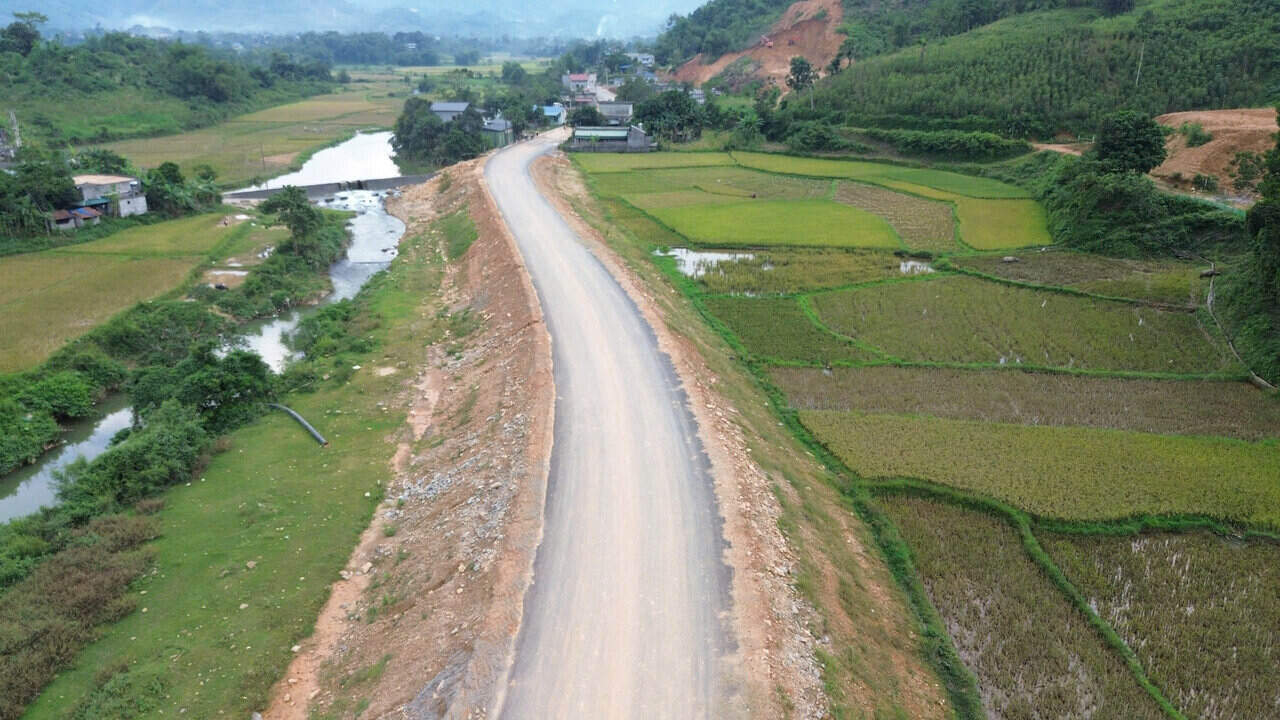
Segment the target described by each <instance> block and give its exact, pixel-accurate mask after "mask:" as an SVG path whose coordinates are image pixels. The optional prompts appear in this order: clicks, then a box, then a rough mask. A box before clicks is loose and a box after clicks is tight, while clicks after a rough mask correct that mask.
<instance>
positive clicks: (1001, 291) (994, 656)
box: [574, 152, 1280, 719]
mask: <svg viewBox="0 0 1280 720" xmlns="http://www.w3.org/2000/svg"><path fill="white" fill-rule="evenodd" d="M574 161H575V163H576V164H577V165H578V166H579V168H580V169H582V170H583V171H584V173H585V175H586V179H587V183H588V186H589V188H590V189H591V190H592V192H593V193H594V195H595V197H596V199H597V200H598V201H599V202H600V203H601V206H602V208H603V209H604V211H605V212H606V214H607V215H608V216H609V218H610V219H611V220H612V222H613V223H614V224H615V225H616V226H617V227H619V228H620V229H622V230H623V233H624V235H625V236H626V237H627V239H628V240H629V241H631V242H634V243H636V244H637V245H638V246H640V247H641V248H643V249H645V250H646V251H647V252H648V253H650V254H651V256H652V257H653V258H654V261H655V262H656V263H658V265H659V266H660V267H661V268H662V269H663V271H664V272H665V274H666V276H667V277H668V278H669V279H670V280H671V281H672V283H673V284H674V285H675V286H676V287H678V288H679V289H681V290H682V291H683V293H684V294H685V295H686V296H687V297H688V298H689V300H690V301H691V302H692V303H693V305H694V307H696V308H697V309H698V310H699V311H700V313H701V314H702V316H703V317H704V319H705V320H706V321H707V322H708V323H709V324H710V326H711V327H712V328H713V329H714V330H716V331H717V332H718V333H719V334H720V335H721V336H722V337H723V338H724V339H725V340H726V342H728V344H729V345H730V346H731V347H732V348H733V350H734V352H735V354H736V355H737V357H738V358H739V359H740V360H741V361H742V362H743V363H744V364H745V365H746V366H747V367H748V368H749V369H750V370H751V371H752V373H753V374H754V376H755V377H756V379H757V381H758V382H759V383H760V384H761V386H762V387H763V388H764V389H765V391H766V392H767V393H768V394H769V395H770V396H771V398H772V399H773V403H774V405H775V409H776V411H777V413H778V419H779V420H780V421H783V422H784V423H786V424H787V425H789V426H790V427H791V429H792V430H793V431H794V432H795V434H796V435H797V436H798V437H799V439H800V440H801V441H802V442H804V443H806V444H807V446H808V447H809V448H810V450H811V451H812V452H813V453H814V454H815V455H817V456H818V457H819V458H820V459H822V460H824V461H825V462H826V463H827V465H828V466H829V467H831V468H832V469H833V471H834V472H835V473H836V475H837V476H838V479H837V480H836V482H837V484H838V485H839V486H840V487H842V488H843V489H844V491H845V493H846V495H847V497H848V499H849V501H850V506H851V508H852V509H853V510H854V511H856V512H857V513H858V514H860V515H861V516H862V517H863V518H864V519H865V520H867V521H868V523H869V524H870V525H871V527H872V528H874V530H875V533H876V536H877V540H878V542H879V544H880V547H881V550H882V551H883V552H884V554H885V556H886V557H887V558H888V561H889V564H890V567H891V568H892V569H893V571H894V573H895V575H896V576H897V578H898V580H899V582H900V584H901V586H902V587H903V589H904V591H905V592H906V594H907V596H908V598H909V599H910V602H911V604H912V606H913V608H914V610H915V612H916V616H917V621H918V623H919V625H920V627H921V632H922V633H923V634H924V635H925V636H926V637H929V638H931V641H932V643H933V645H931V646H930V649H929V650H928V651H927V654H928V655H929V660H930V662H931V663H932V664H933V666H934V668H935V669H936V671H937V672H938V675H939V679H940V681H941V682H943V683H944V684H945V686H946V687H947V688H948V692H949V696H950V699H951V702H952V705H953V707H954V709H955V711H956V715H957V716H958V717H962V718H976V717H999V718H1028V719H1029V718H1043V717H1108V718H1111V717H1124V718H1192V717H1196V718H1215V719H1216V718H1222V719H1226V718H1244V717H1251V718H1252V717H1259V718H1260V717H1275V716H1277V714H1278V713H1280V689H1277V688H1278V687H1280V686H1277V685H1276V683H1275V682H1274V668H1275V667H1277V666H1280V594H1277V592H1276V588H1277V586H1278V584H1280V575H1277V568H1280V398H1278V397H1277V395H1276V393H1275V392H1274V391H1267V390H1261V389H1259V388H1257V387H1255V386H1254V385H1253V384H1251V383H1250V382H1249V377H1250V374H1249V370H1248V368H1246V367H1245V366H1244V364H1243V363H1242V362H1241V361H1240V360H1239V359H1238V358H1237V357H1236V355H1235V353H1234V352H1233V351H1232V349H1231V347H1230V346H1229V344H1228V343H1227V342H1226V340H1225V339H1224V338H1223V335H1222V331H1221V330H1220V328H1219V327H1218V324H1217V322H1216V321H1215V319H1214V318H1213V315H1212V314H1211V313H1210V312H1209V310H1208V308H1207V306H1206V300H1207V298H1208V297H1209V294H1210V286H1209V280H1208V279H1206V278H1205V277H1203V276H1202V272H1203V271H1204V270H1206V269H1208V267H1209V261H1208V260H1205V261H1198V260H1197V261H1194V262H1193V261H1190V260H1185V259H1179V258H1175V257H1168V258H1151V259H1142V260H1136V259H1117V258H1112V257H1104V256H1098V255H1089V254H1085V253H1081V252H1076V251H1071V250H1068V249H1065V248H1062V247H1057V246H1055V245H1054V243H1053V239H1052V238H1051V237H1050V234H1049V230H1048V228H1047V226H1046V219H1045V213H1044V210H1043V209H1042V208H1041V207H1040V205H1039V203H1038V202H1037V201H1036V200H1034V199H1032V198H1031V196H1030V194H1028V193H1026V192H1024V191H1023V190H1022V189H1020V188H1018V187H1014V186H1012V185H1008V184H1005V183H1002V182H998V181H996V180H993V179H989V178H979V177H970V176H968V175H964V174H960V173H955V172H946V171H940V170H933V169H926V168H916V167H904V166H899V165H892V164H882V163H874V162H858V161H844V160H834V159H820V158H801V157H791V156H786V155H778V154H768V153H746V152H732V153H704V152H688V153H655V154H649V155H643V156H640V155H637V156H618V155H604V154H592V155H584V156H575V158H574Z"/></svg>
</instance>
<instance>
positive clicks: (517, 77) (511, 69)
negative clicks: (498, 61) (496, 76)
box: [502, 61, 529, 85]
mask: <svg viewBox="0 0 1280 720" xmlns="http://www.w3.org/2000/svg"><path fill="white" fill-rule="evenodd" d="M528 79H529V73H528V72H525V69H524V67H523V66H522V65H520V63H518V62H511V61H507V62H504V63H502V82H504V83H506V84H508V85H523V84H525V82H526V81H528Z"/></svg>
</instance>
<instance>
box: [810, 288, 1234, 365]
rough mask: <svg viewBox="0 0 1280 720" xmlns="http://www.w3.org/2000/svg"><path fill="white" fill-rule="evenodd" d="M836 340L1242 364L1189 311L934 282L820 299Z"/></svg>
mask: <svg viewBox="0 0 1280 720" xmlns="http://www.w3.org/2000/svg"><path fill="white" fill-rule="evenodd" d="M814 307H815V308H816V309H817V311H818V316H819V317H820V318H821V319H822V321H823V322H825V323H826V324H827V325H828V326H829V327H831V328H832V329H833V330H835V331H836V332H839V333H841V334H843V335H848V336H851V337H856V338H858V339H860V340H863V341H865V342H867V343H869V344H871V345H874V346H876V347H879V348H880V349H882V350H884V351H885V352H886V353H889V354H890V355H892V356H895V357H899V358H902V359H904V360H910V361H917V362H938V363H983V364H988V365H1032V366H1042V367H1062V368H1079V369H1105V370H1130V371H1143V372H1153V373H1223V372H1233V371H1237V370H1238V368H1237V367H1236V365H1235V362H1234V360H1233V359H1232V358H1230V357H1229V355H1228V354H1227V352H1226V349H1225V348H1224V347H1220V346H1219V344H1218V343H1217V342H1216V341H1215V340H1214V339H1213V338H1212V337H1211V336H1210V335H1209V334H1208V332H1207V331H1206V330H1205V329H1203V328H1202V327H1201V326H1200V324H1199V321H1198V319H1197V317H1196V316H1195V315H1194V314H1191V313H1188V312H1166V311H1162V310H1158V309H1156V308H1151V307H1145V306H1142V305H1136V304H1132V303H1123V302H1114V301H1110V300H1098V299H1094V298H1086V297H1078V296H1073V295H1066V294H1062V293H1053V292H1044V291H1038V290H1031V289H1028V288H1023V287H1017V286H1012V285H1005V284H1000V283H991V282H986V281H983V280H981V279H978V278H973V277H965V276H950V277H932V278H929V279H923V280H919V281H914V282H902V283H894V284H891V285H885V286H883V287H877V288H875V289H873V290H869V291H868V290H864V289H854V290H846V291H840V292H832V293H821V294H818V295H815V296H814Z"/></svg>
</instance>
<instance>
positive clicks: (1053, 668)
mask: <svg viewBox="0 0 1280 720" xmlns="http://www.w3.org/2000/svg"><path fill="white" fill-rule="evenodd" d="M878 502H879V503H880V504H881V505H883V507H884V508H885V509H886V511H887V512H888V515H889V517H890V518H891V519H892V520H893V522H894V523H895V524H896V525H897V527H898V529H899V531H900V532H901V534H902V537H903V538H904V539H905V540H906V541H907V544H908V545H909V546H910V548H911V555H912V560H913V562H914V565H915V570H916V572H917V573H918V574H919V577H920V579H921V581H922V582H923V583H924V585H925V588H926V589H927V590H928V594H929V598H930V599H931V600H932V602H933V604H934V606H935V607H936V608H937V609H938V612H939V613H940V614H941V615H942V617H943V619H944V621H945V623H946V627H947V630H948V631H949V632H950V634H951V637H952V639H953V640H954V642H955V644H956V649H957V650H958V651H959V653H960V656H961V657H962V658H963V659H964V661H965V664H966V665H967V666H968V667H969V669H970V670H971V671H972V672H973V673H974V674H975V675H976V676H977V678H978V689H979V691H980V694H981V697H982V704H983V707H984V709H985V710H986V711H987V713H988V715H989V716H990V717H999V718H1005V719H1006V720H1023V719H1025V720H1032V719H1033V718H1081V717H1098V718H1132V719H1138V718H1149V719H1150V720H1156V719H1157V718H1163V717H1165V716H1164V714H1163V713H1162V712H1161V710H1160V708H1159V706H1158V705H1156V703H1155V702H1154V701H1153V700H1152V699H1151V697H1150V696H1149V695H1147V694H1146V692H1145V691H1144V690H1143V689H1142V687H1141V686H1140V685H1139V684H1138V683H1137V681H1136V680H1135V679H1134V677H1133V675H1132V674H1131V673H1130V672H1129V670H1128V668H1126V667H1125V665H1124V663H1123V662H1122V661H1121V660H1120V658H1119V657H1118V656H1116V655H1115V654H1114V653H1113V652H1112V651H1111V649H1110V648H1109V647H1108V646H1107V645H1106V644H1105V643H1104V642H1103V640H1102V638H1101V636H1100V635H1099V634H1098V633H1097V632H1096V631H1095V630H1094V629H1093V628H1092V627H1090V626H1089V625H1088V623H1087V621H1086V619H1085V617H1084V616H1083V615H1082V614H1081V613H1080V612H1079V611H1077V610H1076V609H1075V608H1074V607H1072V605H1071V604H1070V602H1068V600H1067V599H1066V598H1065V597H1064V596H1063V595H1062V594H1061V593H1060V592H1059V591H1058V589H1057V588H1056V587H1054V586H1053V585H1052V584H1051V583H1050V582H1049V580H1048V579H1047V578H1046V577H1045V576H1044V573H1043V572H1042V571H1041V570H1040V568H1039V567H1037V566H1036V565H1035V563H1033V562H1032V561H1031V559H1030V558H1029V557H1028V556H1027V553H1026V552H1025V551H1024V550H1023V547H1022V544H1021V541H1020V540H1019V538H1018V535H1017V533H1016V532H1015V530H1014V529H1013V528H1012V527H1010V526H1009V525H1008V524H1006V523H1005V522H1003V521H1002V520H999V519H996V518H994V517H991V516H989V515H985V514H981V513H975V512H971V511H966V510H961V509H958V508H955V507H952V506H949V505H945V504H942V503H938V502H933V501H929V500H921V499H914V498H896V497H887V498H882V499H880V500H879V501H878Z"/></svg>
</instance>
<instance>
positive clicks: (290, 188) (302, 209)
mask: <svg viewBox="0 0 1280 720" xmlns="http://www.w3.org/2000/svg"><path fill="white" fill-rule="evenodd" d="M260 208H261V210H262V211H263V212H267V213H275V214H276V217H278V218H279V220H280V222H282V223H284V225H285V227H287V228H289V234H290V235H292V236H293V237H295V238H300V237H306V236H309V235H312V234H314V233H315V232H316V231H317V230H319V229H320V226H321V225H322V224H323V223H324V218H323V217H322V216H321V215H320V212H319V211H318V210H316V209H315V208H314V207H312V206H311V201H310V200H308V199H307V193H306V191H305V190H303V189H302V188H300V187H298V186H296V185H286V186H285V187H284V189H283V190H281V191H280V192H278V193H276V194H274V195H272V196H271V197H269V198H267V199H266V200H265V201H263V203H262V205H261V206H260Z"/></svg>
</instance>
